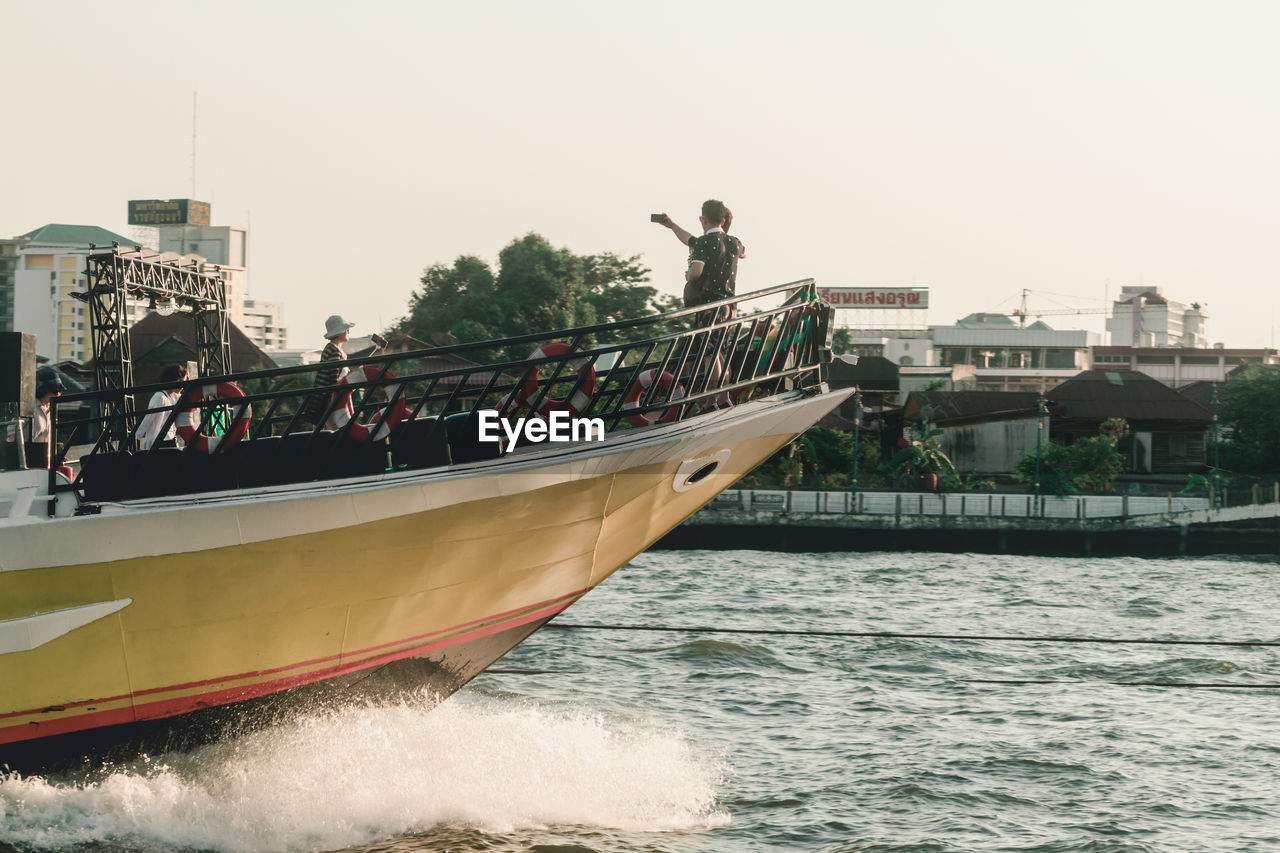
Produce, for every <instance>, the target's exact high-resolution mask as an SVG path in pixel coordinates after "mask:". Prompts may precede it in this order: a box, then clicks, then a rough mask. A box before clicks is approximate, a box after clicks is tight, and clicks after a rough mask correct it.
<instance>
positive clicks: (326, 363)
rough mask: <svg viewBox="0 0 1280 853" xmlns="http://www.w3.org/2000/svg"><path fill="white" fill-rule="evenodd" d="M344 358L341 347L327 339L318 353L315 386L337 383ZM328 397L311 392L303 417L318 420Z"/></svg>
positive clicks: (313, 420)
mask: <svg viewBox="0 0 1280 853" xmlns="http://www.w3.org/2000/svg"><path fill="white" fill-rule="evenodd" d="M346 358H347V356H346V354H345V353H344V352H343V351H342V347H340V346H338V345H337V344H336V343H334V342H333V341H329V343H328V344H327V345H326V346H325V348H324V352H322V353H320V368H319V369H318V370H316V387H317V388H319V387H322V386H326V385H337V384H338V378H339V377H340V376H341V375H342V362H344V361H346ZM329 397H330V395H328V394H312V395H311V396H310V397H309V398H307V403H306V407H305V408H304V409H303V410H302V414H303V417H305V418H306V419H307V420H310V421H311V422H312V423H315V422H316V421H318V420H319V419H320V416H321V415H322V414H324V410H325V407H326V406H327V405H328V404H329Z"/></svg>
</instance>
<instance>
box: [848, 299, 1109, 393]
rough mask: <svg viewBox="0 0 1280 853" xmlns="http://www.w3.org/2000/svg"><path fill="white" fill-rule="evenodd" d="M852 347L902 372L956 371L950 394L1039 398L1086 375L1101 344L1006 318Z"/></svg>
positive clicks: (978, 319) (866, 340) (858, 341)
mask: <svg viewBox="0 0 1280 853" xmlns="http://www.w3.org/2000/svg"><path fill="white" fill-rule="evenodd" d="M851 341H852V349H853V351H854V352H856V353H857V354H858V355H859V356H871V355H875V356H882V357H884V358H887V359H889V360H890V361H893V362H894V363H895V364H898V365H900V366H902V367H903V368H904V369H905V368H918V367H926V366H927V367H936V368H955V370H953V371H952V372H951V374H949V375H948V376H944V377H942V378H945V379H947V380H948V382H949V387H951V388H955V389H963V388H972V389H975V390H981V391H1041V392H1043V391H1046V390H1048V389H1049V388H1052V387H1054V386H1055V385H1057V384H1059V383H1060V382H1063V381H1065V380H1067V379H1069V378H1071V377H1072V376H1074V375H1076V374H1077V373H1079V372H1080V371H1082V370H1087V369H1088V368H1089V348H1090V347H1091V346H1094V345H1096V344H1098V343H1100V342H1101V341H1100V339H1099V336H1098V335H1097V334H1096V333H1094V332H1088V331H1084V330H1081V329H1064V330H1059V329H1052V328H1050V327H1049V326H1047V325H1046V324H1044V323H1043V322H1039V321H1037V322H1035V323H1032V324H1031V325H1030V326H1027V327H1025V328H1023V327H1022V326H1020V325H1019V324H1018V323H1017V322H1016V321H1015V320H1014V319H1013V318H1012V317H1009V316H1007V315H1005V314H970V315H969V316H968V317H965V318H964V319H962V320H959V321H958V322H956V323H955V324H954V325H952V326H930V327H929V328H928V330H927V331H923V332H914V333H885V334H882V335H874V334H866V333H863V334H859V335H857V336H854V337H852V338H851ZM917 372H919V371H917ZM933 378H935V379H936V378H937V377H933ZM904 390H909V389H905V388H904Z"/></svg>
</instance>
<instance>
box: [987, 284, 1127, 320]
mask: <svg viewBox="0 0 1280 853" xmlns="http://www.w3.org/2000/svg"><path fill="white" fill-rule="evenodd" d="M1033 292H1037V291H1032V290H1028V289H1027V288H1025V287H1024V288H1023V289H1022V299H1021V301H1020V302H1019V303H1018V307H1017V308H1016V309H1015V310H1013V311H1010V312H1009V316H1010V317H1017V318H1018V328H1019V329H1024V328H1026V326H1027V317H1028V316H1032V317H1035V318H1036V319H1037V320H1038V319H1040V318H1041V317H1050V316H1061V315H1066V314H1107V313H1109V311H1108V310H1107V307H1106V306H1105V305H1104V306H1103V307H1101V308H1048V309H1045V310H1035V311H1032V310H1029V309H1028V308H1027V296H1028V295H1030V294H1031V293H1033Z"/></svg>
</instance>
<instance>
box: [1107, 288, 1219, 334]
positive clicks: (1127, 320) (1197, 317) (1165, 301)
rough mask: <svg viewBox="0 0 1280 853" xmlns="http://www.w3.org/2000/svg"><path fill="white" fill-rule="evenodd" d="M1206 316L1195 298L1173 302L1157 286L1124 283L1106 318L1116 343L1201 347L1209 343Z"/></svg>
mask: <svg viewBox="0 0 1280 853" xmlns="http://www.w3.org/2000/svg"><path fill="white" fill-rule="evenodd" d="M1208 320H1209V315H1208V314H1206V313H1205V312H1204V310H1203V309H1201V307H1200V304H1199V303H1197V302H1192V303H1191V304H1190V305H1184V304H1183V303H1181V302H1175V301H1173V300H1172V299H1169V298H1168V297H1166V296H1163V295H1162V294H1161V293H1160V288H1158V287H1147V286H1145V285H1137V286H1131V287H1123V288H1121V289H1120V296H1119V298H1117V299H1116V301H1115V302H1114V303H1113V304H1112V310H1111V316H1110V317H1108V318H1107V335H1108V340H1109V342H1110V344H1111V346H1117V347H1188V348H1192V349H1203V348H1205V347H1207V346H1209V336H1208V332H1207V331H1206V328H1205V327H1206V324H1207V323H1208Z"/></svg>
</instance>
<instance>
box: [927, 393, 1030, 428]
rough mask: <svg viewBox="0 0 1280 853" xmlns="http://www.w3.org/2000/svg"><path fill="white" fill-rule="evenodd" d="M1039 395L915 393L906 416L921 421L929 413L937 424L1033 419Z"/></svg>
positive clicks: (930, 419)
mask: <svg viewBox="0 0 1280 853" xmlns="http://www.w3.org/2000/svg"><path fill="white" fill-rule="evenodd" d="M1039 396H1040V395H1039V394H1037V393H1036V392H1034V391H912V392H911V393H910V394H909V395H907V402H906V405H905V406H904V409H905V412H904V415H905V417H906V419H907V420H909V421H918V420H921V419H922V418H923V417H924V416H925V415H926V414H927V415H928V418H929V421H930V422H931V423H935V424H946V423H957V422H962V421H998V420H1007V419H1009V418H1012V417H1028V416H1033V415H1034V414H1035V412H1036V398H1037V397H1039Z"/></svg>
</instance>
